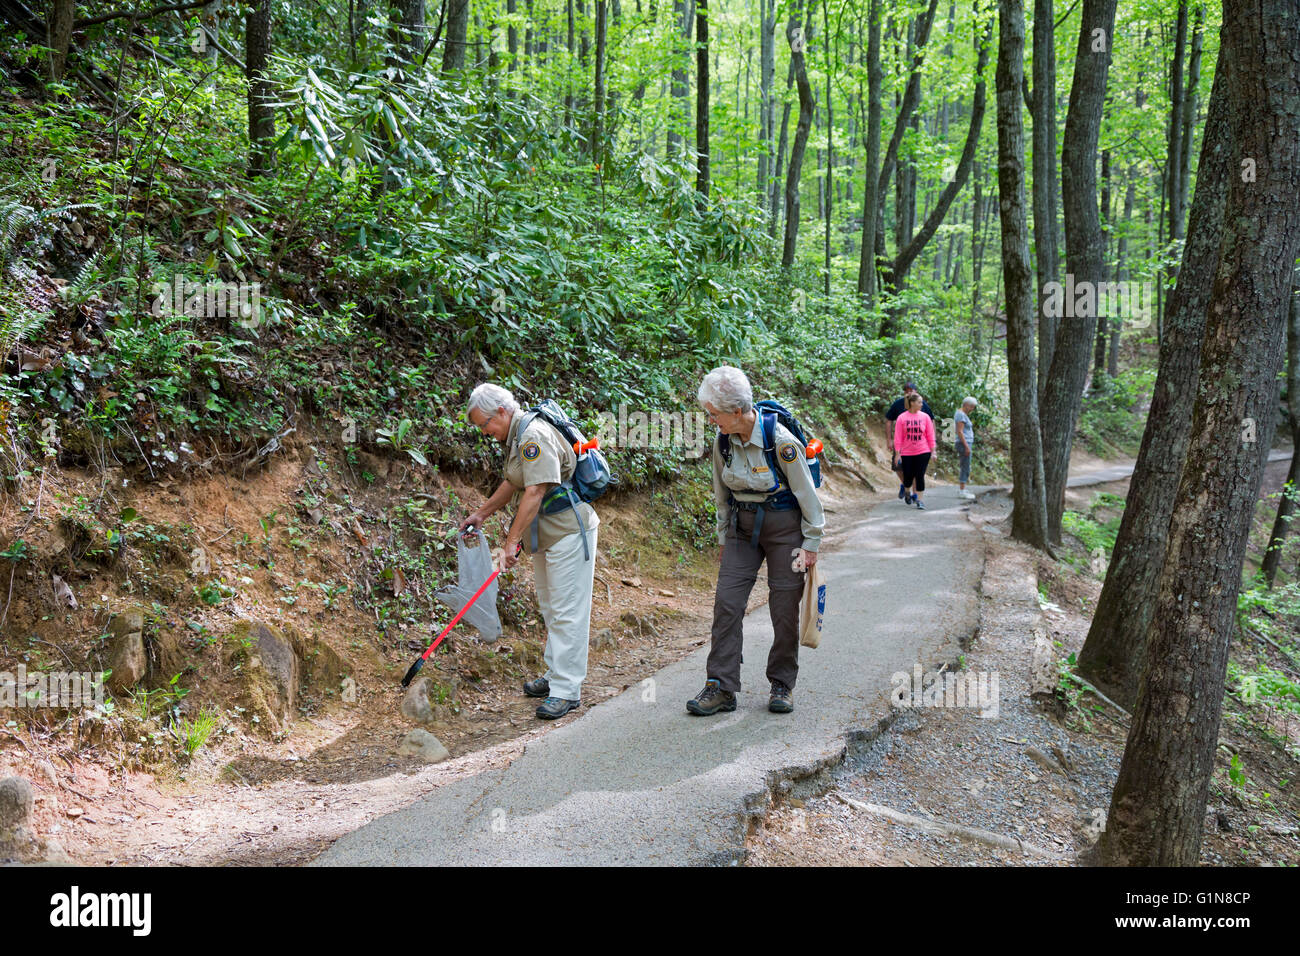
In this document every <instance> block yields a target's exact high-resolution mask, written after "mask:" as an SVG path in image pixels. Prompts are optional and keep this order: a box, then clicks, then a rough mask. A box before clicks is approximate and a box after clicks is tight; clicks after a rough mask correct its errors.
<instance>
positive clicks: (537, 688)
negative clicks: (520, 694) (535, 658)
mask: <svg viewBox="0 0 1300 956" xmlns="http://www.w3.org/2000/svg"><path fill="white" fill-rule="evenodd" d="M524 693H525V694H527V695H528V696H529V697H550V696H551V682H550V681H548V680H547V679H546V678H545V677H538V678H535V679H534V680H526V681H524Z"/></svg>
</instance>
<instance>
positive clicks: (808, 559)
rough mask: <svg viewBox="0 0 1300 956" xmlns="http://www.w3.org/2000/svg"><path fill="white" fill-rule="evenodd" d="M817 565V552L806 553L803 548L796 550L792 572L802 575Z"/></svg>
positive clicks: (791, 565) (791, 567) (791, 566)
mask: <svg viewBox="0 0 1300 956" xmlns="http://www.w3.org/2000/svg"><path fill="white" fill-rule="evenodd" d="M816 563H817V552H816V551H805V550H804V549H803V548H795V549H794V560H793V561H792V562H791V563H790V570H791V571H794V572H795V573H796V574H801V573H803V572H804V571H807V570H808V569H809V568H811V567H812V566H813V565H814V564H816Z"/></svg>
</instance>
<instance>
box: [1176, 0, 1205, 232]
mask: <svg viewBox="0 0 1300 956" xmlns="http://www.w3.org/2000/svg"><path fill="white" fill-rule="evenodd" d="M1204 28H1205V8H1204V7H1203V6H1201V5H1200V4H1197V6H1196V22H1195V25H1194V27H1193V29H1192V49H1191V53H1190V54H1189V55H1188V57H1187V92H1185V93H1184V94H1183V115H1182V123H1183V132H1182V135H1181V136H1180V137H1179V147H1178V157H1179V158H1178V193H1179V195H1178V211H1179V215H1180V217H1181V214H1182V211H1183V210H1184V209H1186V208H1187V192H1188V189H1189V188H1190V183H1191V178H1192V173H1191V169H1192V133H1193V131H1194V130H1195V127H1196V88H1197V86H1199V85H1200V82H1201V45H1202V34H1203V33H1204Z"/></svg>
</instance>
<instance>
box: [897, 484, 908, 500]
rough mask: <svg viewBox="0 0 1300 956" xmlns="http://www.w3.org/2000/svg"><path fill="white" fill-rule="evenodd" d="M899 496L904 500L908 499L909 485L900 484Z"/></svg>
mask: <svg viewBox="0 0 1300 956" xmlns="http://www.w3.org/2000/svg"><path fill="white" fill-rule="evenodd" d="M898 497H899V499H900V500H902V501H904V502H905V501H907V485H899V486H898Z"/></svg>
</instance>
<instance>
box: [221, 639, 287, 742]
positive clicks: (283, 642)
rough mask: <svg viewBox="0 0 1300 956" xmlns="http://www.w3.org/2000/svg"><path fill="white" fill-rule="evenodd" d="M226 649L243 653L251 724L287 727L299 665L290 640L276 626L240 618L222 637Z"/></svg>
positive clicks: (271, 730) (273, 729)
mask: <svg viewBox="0 0 1300 956" xmlns="http://www.w3.org/2000/svg"><path fill="white" fill-rule="evenodd" d="M226 646H227V647H228V648H243V649H244V650H245V651H246V652H247V655H248V657H247V663H246V666H245V667H244V670H243V674H244V699H245V700H246V701H247V704H248V708H249V710H250V712H251V714H252V716H255V717H257V718H258V719H257V720H256V721H254V724H255V725H256V726H258V727H259V728H260V729H263V730H265V731H267V732H269V733H279V732H281V731H284V730H287V729H288V728H289V725H290V724H292V723H293V720H294V718H295V717H296V716H297V709H298V680H299V678H300V676H301V665H300V663H299V661H298V655H297V654H296V653H295V652H294V648H293V642H292V641H291V640H290V639H289V638H288V637H286V636H285V635H284V632H282V631H281V630H280V629H279V628H277V627H272V626H270V625H268V624H263V623H262V622H261V621H240V622H239V623H238V624H236V625H235V626H234V627H233V628H232V629H231V630H230V633H229V634H228V635H227V636H226Z"/></svg>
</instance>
